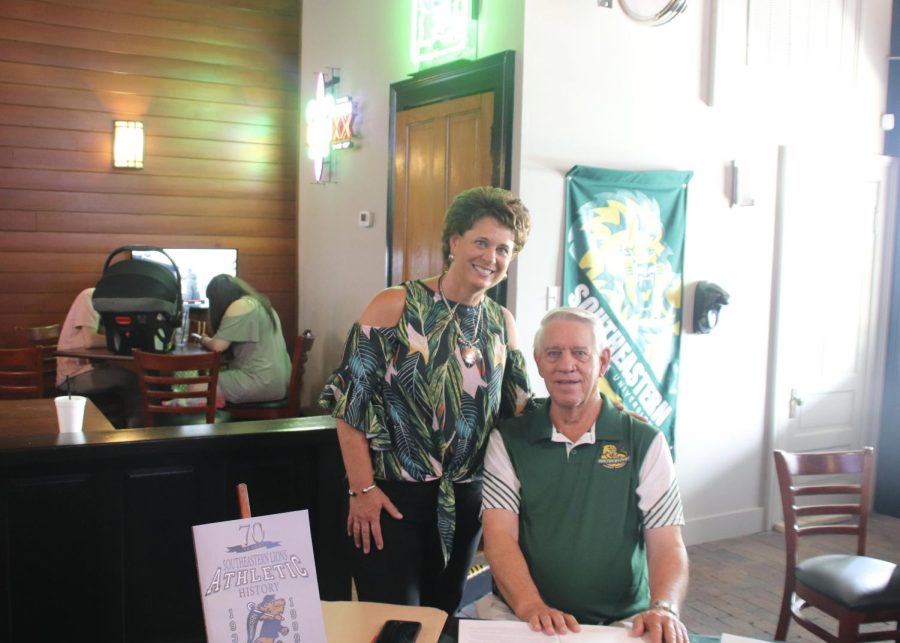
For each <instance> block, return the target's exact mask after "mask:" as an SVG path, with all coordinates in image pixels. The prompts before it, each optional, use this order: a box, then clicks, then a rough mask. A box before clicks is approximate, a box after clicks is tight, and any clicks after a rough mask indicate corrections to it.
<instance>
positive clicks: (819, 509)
mask: <svg viewBox="0 0 900 643" xmlns="http://www.w3.org/2000/svg"><path fill="white" fill-rule="evenodd" d="M796 511H797V515H798V516H829V515H835V516H841V517H845V518H850V517H851V516H858V515H859V514H860V512H861V511H862V509H861V508H860V506H859V505H797V506H796Z"/></svg>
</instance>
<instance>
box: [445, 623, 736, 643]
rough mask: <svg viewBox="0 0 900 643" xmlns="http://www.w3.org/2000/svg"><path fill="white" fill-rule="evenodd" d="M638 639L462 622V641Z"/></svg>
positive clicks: (599, 629) (606, 642) (622, 633)
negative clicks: (555, 632)
mask: <svg viewBox="0 0 900 643" xmlns="http://www.w3.org/2000/svg"><path fill="white" fill-rule="evenodd" d="M635 640H636V639H635V638H634V637H632V636H631V635H630V634H629V633H628V630H627V629H626V628H624V627H615V626H605V625H582V626H581V631H580V632H569V633H568V634H554V635H547V634H544V633H543V632H535V631H533V630H532V629H531V627H529V625H528V623H525V622H523V621H475V620H468V619H460V621H459V643H531V642H534V643H635ZM723 643H724V640H723ZM734 643H738V642H734Z"/></svg>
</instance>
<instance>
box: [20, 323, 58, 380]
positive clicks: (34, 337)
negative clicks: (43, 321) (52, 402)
mask: <svg viewBox="0 0 900 643" xmlns="http://www.w3.org/2000/svg"><path fill="white" fill-rule="evenodd" d="M61 331H62V325H61V324H49V325H47V326H16V333H18V335H19V338H20V340H21V342H22V345H23V346H37V347H38V348H39V349H40V351H41V360H42V362H43V373H44V376H43V387H44V390H43V395H44V396H45V397H53V396H55V395H56V345H57V343H58V342H59V334H60V332H61Z"/></svg>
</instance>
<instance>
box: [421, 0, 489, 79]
mask: <svg viewBox="0 0 900 643" xmlns="http://www.w3.org/2000/svg"><path fill="white" fill-rule="evenodd" d="M412 1H413V10H412V30H411V31H412V38H411V41H412V49H411V51H410V57H411V58H412V61H413V63H415V64H417V65H419V66H430V65H436V64H438V63H443V62H448V61H450V60H456V59H458V58H465V57H469V58H474V57H475V55H476V41H477V35H478V22H477V20H475V19H474V17H473V12H472V6H473V3H475V2H477V0H412Z"/></svg>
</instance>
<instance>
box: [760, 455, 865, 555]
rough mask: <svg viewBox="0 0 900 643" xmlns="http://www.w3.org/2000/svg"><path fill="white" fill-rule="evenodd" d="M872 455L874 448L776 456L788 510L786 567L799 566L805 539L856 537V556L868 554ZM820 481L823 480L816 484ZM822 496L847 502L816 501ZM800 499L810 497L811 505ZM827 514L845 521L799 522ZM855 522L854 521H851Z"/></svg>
mask: <svg viewBox="0 0 900 643" xmlns="http://www.w3.org/2000/svg"><path fill="white" fill-rule="evenodd" d="M872 454H873V450H872V448H871V447H866V448H864V449H862V450H859V451H840V452H834V451H832V452H820V453H788V452H786V451H780V450H776V451H775V453H774V457H775V471H776V473H777V475H778V487H779V491H780V493H781V505H782V509H783V511H784V529H785V544H786V556H787V561H786V563H787V565H788V566H789V568H790V569H793V567H795V566H796V564H797V549H798V541H799V539H800V537H803V536H820V535H826V534H847V535H854V536H856V551H857V553H858V554H859V555H864V554H865V549H866V529H867V526H868V518H869V507H870V506H871V493H872V490H871V487H872V466H873V464H872V463H873V456H872ZM817 476H818V477H821V478H823V479H822V480H820V481H816V480H814V479H813V478H814V477H817ZM834 476H841V477H845V476H853V477H855V478H858V480H854V481H853V482H846V481H841V482H837V483H836V482H835V481H834V479H833V478H834ZM798 477H801V478H802V480H798V479H797V478H798ZM823 495H831V496H833V495H841V496H842V498H841V501H840V502H834V501H833V500H831V499H830V498H829V499H824V498H823V499H822V500H821V501H818V502H816V501H815V500H814V499H813V498H812V496H823ZM798 496H806V497H807V502H805V503H798V502H797V497H798ZM844 496H849V497H847V498H844ZM826 515H835V516H841V517H842V520H841V521H840V522H839V523H836V524H816V525H809V524H803V525H801V524H800V523H801V521H800V520H799V518H800V517H806V516H826ZM851 517H855V520H854V521H853V522H848V519H849V518H851Z"/></svg>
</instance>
